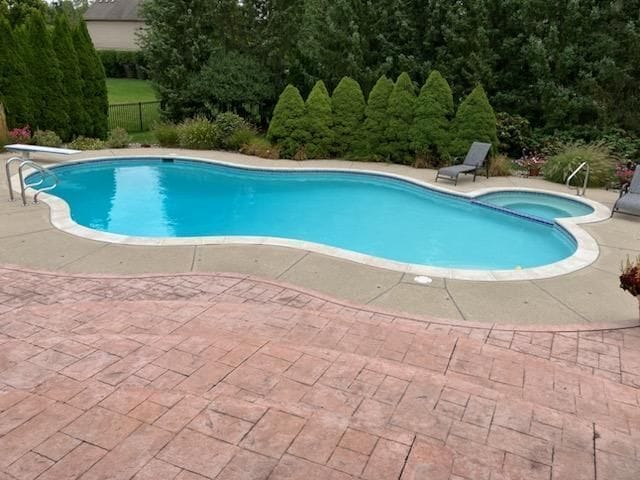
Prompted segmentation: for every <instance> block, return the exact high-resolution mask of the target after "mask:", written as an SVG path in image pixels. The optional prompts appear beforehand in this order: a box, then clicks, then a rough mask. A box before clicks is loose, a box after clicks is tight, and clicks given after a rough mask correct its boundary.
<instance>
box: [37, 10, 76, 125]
mask: <svg viewBox="0 0 640 480" xmlns="http://www.w3.org/2000/svg"><path fill="white" fill-rule="evenodd" d="M26 29H27V33H28V38H29V52H28V56H27V68H28V69H30V70H31V72H35V73H34V74H33V75H32V79H33V82H34V85H33V87H34V88H33V90H32V92H31V95H32V102H33V119H34V121H33V125H32V127H33V128H34V130H35V129H36V128H37V129H40V130H53V131H54V132H56V133H57V132H66V131H68V129H69V115H68V113H67V112H68V109H69V106H68V102H67V98H66V97H65V95H64V89H63V84H62V82H63V75H62V68H61V66H60V64H59V63H58V59H57V58H56V54H55V52H54V50H53V46H52V44H51V38H50V36H49V32H48V31H47V26H46V25H45V22H44V18H43V17H42V14H41V13H40V12H39V11H37V10H32V11H31V14H30V15H29V18H28V19H27V23H26Z"/></svg>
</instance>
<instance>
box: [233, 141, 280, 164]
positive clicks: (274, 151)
mask: <svg viewBox="0 0 640 480" xmlns="http://www.w3.org/2000/svg"><path fill="white" fill-rule="evenodd" d="M240 153H244V154H245V155H254V156H256V157H261V158H270V159H273V160H275V159H278V158H280V149H279V148H278V146H277V145H273V144H272V143H271V142H270V141H269V140H267V139H266V138H263V137H258V136H254V137H253V138H252V139H251V140H250V141H249V142H247V143H245V144H244V145H242V146H241V147H240Z"/></svg>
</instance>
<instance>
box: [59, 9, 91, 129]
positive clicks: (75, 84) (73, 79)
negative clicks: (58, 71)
mask: <svg viewBox="0 0 640 480" xmlns="http://www.w3.org/2000/svg"><path fill="white" fill-rule="evenodd" d="M52 38H53V45H54V48H55V52H56V57H57V59H58V62H59V64H60V65H63V66H64V68H62V74H63V82H62V86H63V91H64V95H65V97H66V99H67V103H68V108H69V109H68V114H69V128H68V129H66V130H59V131H57V132H56V133H57V134H58V135H59V136H60V138H62V140H64V141H69V140H71V138H73V137H75V136H78V135H81V134H82V133H83V132H84V131H85V130H86V128H85V124H86V123H87V121H88V118H87V116H86V113H85V111H84V104H83V97H82V80H81V79H80V67H79V64H78V56H77V54H76V49H75V48H74V47H73V40H72V39H71V30H70V28H69V21H68V19H67V17H66V16H65V15H58V16H57V18H56V20H55V28H54V30H53V37H52Z"/></svg>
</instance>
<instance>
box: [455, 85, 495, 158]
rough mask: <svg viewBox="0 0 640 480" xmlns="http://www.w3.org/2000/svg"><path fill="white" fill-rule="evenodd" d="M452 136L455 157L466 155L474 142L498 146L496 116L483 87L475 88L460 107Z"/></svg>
mask: <svg viewBox="0 0 640 480" xmlns="http://www.w3.org/2000/svg"><path fill="white" fill-rule="evenodd" d="M451 134H452V137H451V142H450V143H449V152H450V153H451V155H453V156H463V155H465V154H466V153H467V151H468V150H469V147H470V146H471V144H472V143H473V142H485V143H490V144H492V145H493V147H494V148H496V147H497V146H498V137H497V134H496V115H495V113H494V112H493V108H492V107H491V104H490V103H489V100H488V99H487V95H486V93H485V92H484V88H482V86H480V85H478V86H477V87H476V88H474V89H473V91H472V92H471V93H470V94H469V96H468V97H467V98H465V99H464V101H463V102H462V103H461V104H460V106H459V107H458V111H457V112H456V116H455V118H454V120H453V124H452V128H451Z"/></svg>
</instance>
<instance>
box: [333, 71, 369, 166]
mask: <svg viewBox="0 0 640 480" xmlns="http://www.w3.org/2000/svg"><path fill="white" fill-rule="evenodd" d="M331 110H332V111H333V135H334V146H333V150H334V153H336V154H337V155H338V156H342V155H345V154H347V153H352V152H354V151H355V150H356V147H357V142H358V137H359V134H360V129H361V127H362V120H363V118H364V95H363V93H362V89H361V88H360V84H359V83H358V82H356V81H355V80H354V79H352V78H349V77H343V78H342V80H340V83H338V86H337V87H336V88H335V90H334V91H333V95H332V96H331Z"/></svg>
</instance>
